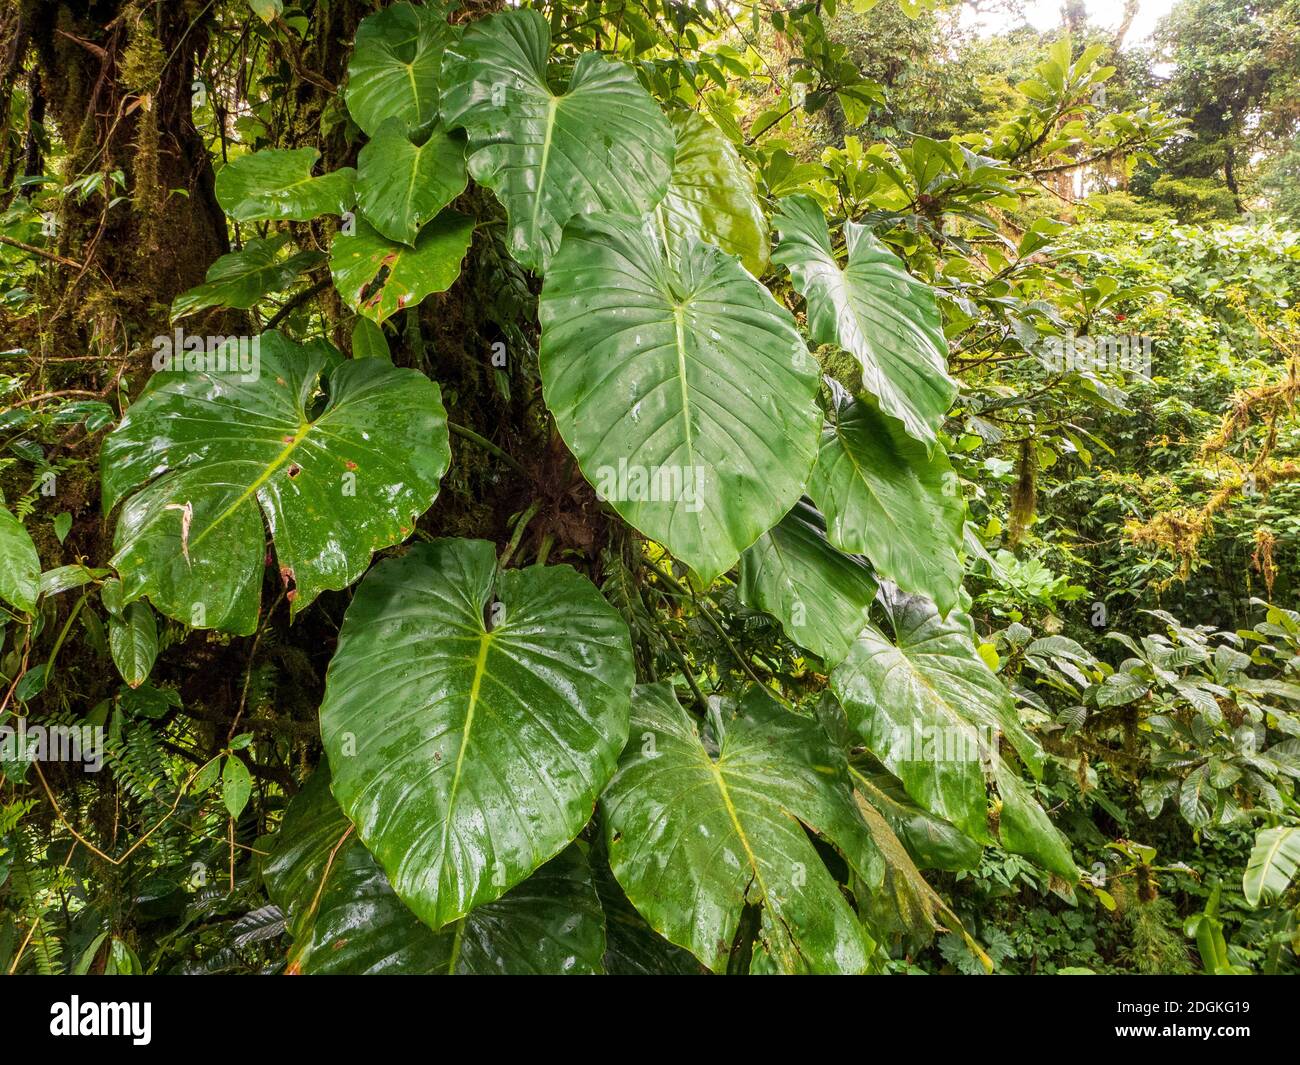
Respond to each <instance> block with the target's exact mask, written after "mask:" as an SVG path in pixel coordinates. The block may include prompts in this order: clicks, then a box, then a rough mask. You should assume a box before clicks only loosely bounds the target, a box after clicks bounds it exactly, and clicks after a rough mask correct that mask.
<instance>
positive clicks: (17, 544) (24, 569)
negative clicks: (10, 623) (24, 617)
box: [0, 507, 41, 614]
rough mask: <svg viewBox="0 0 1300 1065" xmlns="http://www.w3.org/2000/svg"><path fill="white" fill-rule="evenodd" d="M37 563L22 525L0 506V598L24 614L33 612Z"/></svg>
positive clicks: (38, 574) (38, 580) (38, 571)
mask: <svg viewBox="0 0 1300 1065" xmlns="http://www.w3.org/2000/svg"><path fill="white" fill-rule="evenodd" d="M40 585H41V560H40V558H39V557H38V556H37V554H36V545H35V544H33V543H32V538H31V536H30V535H29V534H28V532H27V530H26V528H24V526H23V523H22V522H21V521H19V520H18V519H17V518H15V517H14V516H13V514H11V513H10V512H9V510H8V508H6V507H0V599H3V600H4V601H5V602H6V603H10V604H11V605H13V606H16V607H17V608H18V609H19V610H21V611H22V612H23V613H24V614H32V613H35V611H36V596H37V595H38V594H39V592H40Z"/></svg>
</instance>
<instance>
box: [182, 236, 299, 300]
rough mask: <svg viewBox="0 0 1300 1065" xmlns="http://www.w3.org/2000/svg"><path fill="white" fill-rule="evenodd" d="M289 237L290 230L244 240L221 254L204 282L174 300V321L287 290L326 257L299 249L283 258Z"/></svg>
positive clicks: (210, 268) (209, 268)
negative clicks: (207, 310)
mask: <svg viewBox="0 0 1300 1065" xmlns="http://www.w3.org/2000/svg"><path fill="white" fill-rule="evenodd" d="M288 240H289V235H288V234H287V233H283V234H281V235H280V236H278V237H271V238H270V239H268V240H261V239H259V238H257V237H254V238H252V239H251V240H248V241H245V242H244V246H243V248H241V249H240V250H239V251H232V252H230V253H229V254H227V255H223V256H221V258H219V259H218V260H217V261H216V262H215V263H213V264H212V265H211V266H210V267H208V273H207V276H206V277H205V278H204V279H203V284H201V285H198V286H196V287H195V288H192V289H190V290H189V291H188V292H182V293H181V294H180V295H179V296H177V297H176V299H174V300H173V301H172V321H175V320H176V319H177V318H184V317H185V316H186V315H187V314H194V313H195V312H196V311H202V310H206V309H207V308H209V307H237V308H239V309H241V310H246V309H248V308H249V307H252V306H253V305H255V304H256V303H257V302H258V301H260V300H261V299H263V298H264V297H265V296H266V295H267V293H270V292H281V291H283V290H284V289H287V288H288V287H289V286H290V285H292V284H293V283H294V282H295V281H296V280H297V279H298V275H299V274H301V273H302V272H303V271H305V270H310V269H311V268H312V267H313V266H315V265H316V264H317V263H319V262H321V260H322V259H324V256H323V255H321V254H320V252H316V251H300V252H297V253H295V254H293V255H290V256H288V257H287V258H285V259H281V258H280V252H281V251H282V250H283V249H284V246H285V244H286V243H287V242H288Z"/></svg>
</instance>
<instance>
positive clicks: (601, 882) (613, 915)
mask: <svg viewBox="0 0 1300 1065" xmlns="http://www.w3.org/2000/svg"><path fill="white" fill-rule="evenodd" d="M591 878H592V881H593V882H594V883H595V885H596V894H597V895H598V896H600V905H601V908H602V909H603V910H604V913H605V972H607V973H608V974H609V975H610V976H697V975H699V974H700V973H701V972H702V971H703V970H702V969H701V968H700V963H699V962H698V961H697V960H696V959H695V956H694V955H693V954H691V952H690V951H688V950H683V949H682V948H681V947H679V946H677V944H676V943H670V942H668V940H666V939H664V937H663V936H661V935H660V934H659V933H658V932H656V931H655V930H654V929H653V928H651V927H650V925H649V924H648V923H647V922H646V919H645V918H644V917H642V916H641V915H640V914H639V913H637V912H636V907H635V906H633V905H632V904H631V903H630V902H628V899H627V896H626V895H625V894H624V893H623V889H622V888H621V887H619V884H618V881H617V880H615V879H614V874H613V872H612V871H611V870H610V868H609V862H608V857H607V856H606V854H605V847H604V843H603V841H598V843H597V845H596V846H595V847H593V852H592V855H591Z"/></svg>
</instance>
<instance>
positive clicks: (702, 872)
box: [601, 684, 876, 973]
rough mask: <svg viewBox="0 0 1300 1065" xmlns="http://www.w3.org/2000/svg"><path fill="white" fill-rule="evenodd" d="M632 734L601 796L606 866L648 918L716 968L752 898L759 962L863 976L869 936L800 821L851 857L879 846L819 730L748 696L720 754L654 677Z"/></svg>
mask: <svg viewBox="0 0 1300 1065" xmlns="http://www.w3.org/2000/svg"><path fill="white" fill-rule="evenodd" d="M631 731H632V736H631V742H630V743H629V744H628V748H627V750H626V751H625V752H624V753H623V759H622V761H621V762H620V764H619V770H618V774H617V775H616V776H615V777H614V779H613V780H612V781H611V782H610V785H609V787H608V789H606V792H605V795H604V796H603V798H602V799H601V806H602V809H603V811H604V824H605V839H606V843H607V845H608V848H609V856H610V866H611V868H612V869H613V870H614V875H615V876H616V877H617V878H618V881H619V883H620V884H621V885H622V886H623V890H624V891H625V892H627V897H628V898H629V899H630V900H631V901H632V904H633V905H634V906H636V908H637V909H638V910H639V911H640V912H641V914H642V915H643V916H644V917H645V918H646V920H648V921H649V922H650V924H651V925H653V926H654V927H655V928H656V929H657V930H658V931H659V932H660V933H661V934H662V935H664V936H666V937H667V938H668V939H670V940H672V941H673V942H674V943H678V944H680V945H682V946H684V947H686V948H687V949H689V950H690V951H691V952H692V953H693V954H694V955H695V956H696V957H697V958H699V959H700V961H702V962H703V963H704V964H705V965H706V966H708V967H709V968H710V969H712V970H714V971H715V972H722V971H724V970H725V969H726V968H727V966H728V962H729V961H730V960H731V951H732V947H733V945H734V944H735V943H736V940H737V931H738V929H739V927H740V921H741V916H742V914H743V912H744V911H745V908H746V906H758V907H761V913H760V915H759V927H758V933H757V938H756V940H755V942H754V947H753V950H754V954H753V962H752V968H753V969H754V970H756V971H765V972H766V971H782V972H825V973H835V972H848V973H854V972H861V971H862V970H863V969H864V968H865V967H866V964H867V957H868V955H869V953H870V943H869V940H868V939H867V937H866V935H865V933H864V932H863V930H862V927H861V925H860V924H859V923H858V920H857V918H856V916H855V915H854V913H853V910H852V909H851V908H850V907H849V905H848V904H847V902H846V901H845V899H844V896H843V895H842V894H841V892H840V888H839V887H838V886H837V884H836V883H835V881H834V879H833V878H832V877H831V876H830V874H829V873H828V872H827V870H826V867H825V865H824V864H823V863H822V860H821V858H820V857H819V856H818V853H817V850H816V848H815V847H814V846H813V844H812V842H811V841H810V840H809V838H808V835H807V833H806V831H805V829H804V826H805V825H807V826H808V827H809V828H811V829H813V830H814V831H817V832H819V833H820V834H822V835H824V836H826V837H827V838H828V839H830V840H831V841H832V842H834V843H835V844H836V845H837V846H839V847H840V848H841V849H842V850H844V851H845V852H846V856H847V857H848V858H849V860H850V862H851V863H853V864H854V865H855V867H858V866H862V865H865V864H867V862H868V860H869V859H874V858H875V853H876V852H875V850H874V847H873V845H872V843H871V839H870V836H869V834H868V832H867V829H866V826H865V825H864V824H863V822H862V819H861V816H860V815H859V813H858V811H857V808H856V806H855V805H854V801H853V795H852V790H851V789H850V787H849V783H848V775H847V770H846V767H845V764H844V759H843V756H842V755H841V754H840V752H839V751H838V750H837V749H836V748H835V747H834V746H833V745H832V744H831V743H830V741H829V740H828V739H827V737H826V734H825V733H824V732H823V731H822V730H821V728H820V726H818V725H817V723H816V722H815V721H811V720H809V719H807V718H803V717H799V716H798V715H796V714H794V713H791V712H790V711H787V710H785V709H783V708H782V707H780V706H779V705H777V704H776V703H775V702H773V701H772V700H771V699H769V698H768V697H767V696H765V695H762V694H760V693H758V692H753V693H751V695H750V697H748V698H747V699H746V700H745V701H744V702H743V704H742V707H741V710H740V713H739V714H738V715H737V716H735V717H733V718H732V719H731V720H730V721H728V722H727V723H726V726H725V736H724V737H723V738H722V739H721V742H720V743H718V745H717V747H715V748H714V750H717V752H718V753H717V754H716V756H715V755H713V754H711V753H710V748H709V747H708V746H706V742H705V740H704V739H702V738H701V736H700V730H699V728H698V726H697V724H696V723H695V721H694V720H692V718H691V717H690V716H689V715H688V714H687V712H686V711H685V710H684V709H683V708H682V707H681V705H680V704H679V703H678V702H677V699H676V697H675V696H674V695H673V690H672V688H671V687H670V686H668V685H666V684H650V685H643V686H641V687H639V688H637V690H636V692H635V695H634V698H633V702H632V730H631ZM719 748H720V749H719Z"/></svg>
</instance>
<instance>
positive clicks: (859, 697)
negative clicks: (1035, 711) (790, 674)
mask: <svg viewBox="0 0 1300 1065" xmlns="http://www.w3.org/2000/svg"><path fill="white" fill-rule="evenodd" d="M881 600H882V601H883V602H884V604H885V608H886V613H887V614H888V617H889V621H890V626H891V628H892V630H893V633H894V641H893V642H890V640H889V639H888V637H886V635H885V634H884V633H883V632H881V631H880V630H879V629H877V628H876V627H875V626H874V625H868V626H867V627H866V628H864V629H863V630H862V632H861V634H860V635H859V636H858V638H857V640H856V641H855V643H854V644H853V647H852V649H851V650H850V651H849V654H848V657H847V658H846V659H845V660H844V662H843V663H841V664H840V665H839V666H837V667H836V668H835V670H834V671H833V672H832V673H831V687H832V689H833V690H834V692H835V695H836V697H837V698H838V699H839V701H840V705H841V706H843V708H844V711H845V713H846V714H847V715H848V721H849V725H850V726H851V727H852V728H853V729H854V730H855V731H856V732H857V734H858V736H859V737H861V739H862V741H863V742H864V743H865V744H866V747H867V749H868V750H869V751H870V752H871V753H872V754H873V755H875V757H876V758H878V759H879V760H880V761H881V762H882V763H883V764H884V765H885V767H886V768H887V769H889V771H890V772H891V773H893V774H894V775H895V776H896V777H898V778H899V780H901V781H902V782H903V785H904V787H906V789H907V793H908V794H909V795H911V796H912V798H914V799H915V800H916V801H917V802H918V803H920V804H921V806H923V807H924V808H925V809H927V810H929V811H930V812H931V813H934V814H937V815H938V816H940V817H942V818H944V819H945V820H947V821H950V822H951V823H952V824H954V825H955V826H956V827H957V828H959V829H960V830H961V831H962V832H963V833H965V834H966V835H967V836H969V837H970V838H971V839H974V840H977V841H979V842H983V843H988V842H992V838H991V836H990V834H989V828H988V797H987V793H986V790H985V783H984V778H985V764H986V763H989V764H991V763H992V762H993V761H994V760H996V759H997V758H998V751H999V742H1000V738H1001V737H1002V736H1004V735H1005V736H1006V738H1007V739H1009V740H1010V741H1011V743H1012V745H1013V746H1014V747H1015V748H1016V750H1017V752H1018V753H1020V755H1021V757H1023V758H1024V759H1025V760H1026V763H1027V764H1028V765H1029V766H1030V768H1031V769H1032V770H1033V771H1034V772H1035V773H1039V772H1041V771H1042V760H1043V755H1042V750H1041V749H1040V748H1039V746H1038V744H1037V743H1036V742H1035V741H1034V740H1033V739H1032V738H1031V737H1030V736H1029V735H1028V733H1026V732H1025V730H1024V728H1023V726H1022V725H1021V724H1020V720H1019V717H1018V715H1017V713H1016V707H1015V701H1014V699H1013V698H1012V696H1011V693H1010V692H1009V691H1008V690H1007V689H1006V688H1005V687H1004V686H1003V684H1002V683H1001V681H999V680H998V678H997V677H996V676H995V675H994V674H993V673H992V672H991V671H990V670H989V668H988V666H987V665H985V663H984V660H983V659H982V658H980V656H979V654H978V653H977V652H976V650H975V645H974V643H973V642H972V640H971V637H970V619H969V618H968V617H967V616H966V615H965V614H963V613H961V612H960V611H956V610H955V611H953V612H952V613H951V614H949V616H948V617H947V619H943V618H941V617H940V616H939V613H938V611H937V610H936V609H935V607H934V604H933V603H931V602H930V601H929V600H927V599H924V598H921V597H920V596H908V595H903V594H901V593H899V592H897V591H896V590H893V589H889V588H886V589H885V591H884V592H882V595H881Z"/></svg>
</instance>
